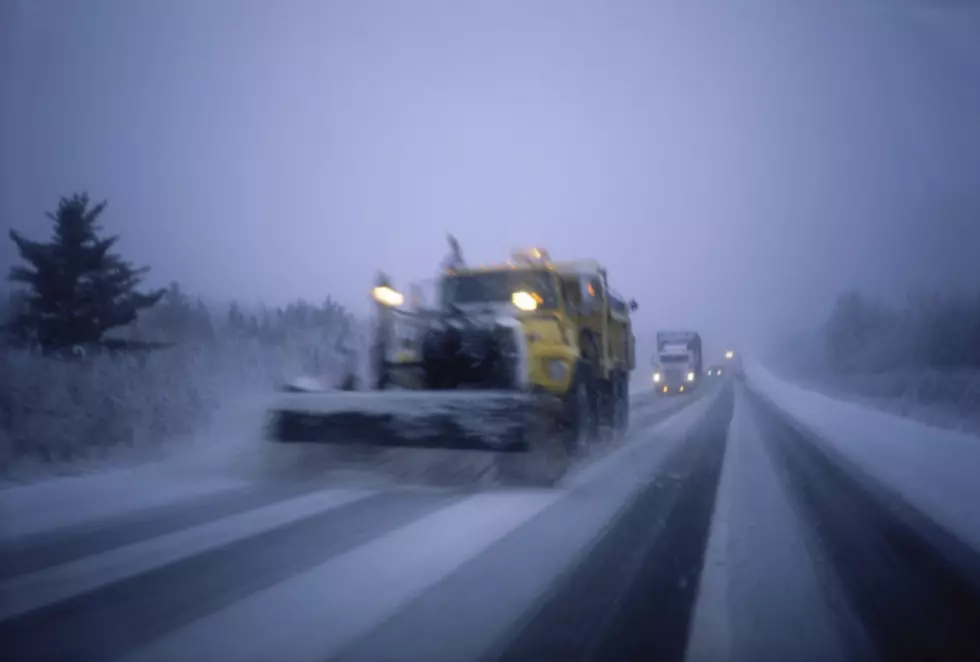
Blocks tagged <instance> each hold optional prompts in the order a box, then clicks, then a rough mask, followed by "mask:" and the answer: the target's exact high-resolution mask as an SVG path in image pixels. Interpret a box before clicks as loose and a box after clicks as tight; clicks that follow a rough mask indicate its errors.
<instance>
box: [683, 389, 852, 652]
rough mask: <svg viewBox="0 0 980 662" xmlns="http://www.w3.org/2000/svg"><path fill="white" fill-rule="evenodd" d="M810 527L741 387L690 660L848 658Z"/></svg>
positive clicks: (702, 582) (706, 560)
mask: <svg viewBox="0 0 980 662" xmlns="http://www.w3.org/2000/svg"><path fill="white" fill-rule="evenodd" d="M839 643H840V642H838V641H837V637H836V635H835V632H834V628H833V619H832V616H831V615H830V613H829V612H828V610H827V607H826V606H825V603H824V601H823V597H822V594H821V589H820V584H819V580H818V578H817V576H816V573H815V572H814V567H813V564H812V561H811V559H810V556H809V553H808V551H807V549H806V546H805V543H804V537H803V531H802V529H801V528H800V523H799V521H798V519H797V516H796V514H795V512H794V510H793V508H792V506H791V505H790V502H789V498H788V495H787V494H786V492H785V490H784V488H783V486H782V484H781V482H780V480H779V478H778V476H777V474H776V469H775V467H774V465H773V463H772V461H771V459H770V458H769V454H768V451H767V450H766V447H765V446H764V445H763V442H762V439H761V438H760V436H759V430H758V429H757V427H756V425H755V423H754V421H753V420H752V415H751V412H750V410H749V409H748V408H747V401H746V400H745V396H744V394H743V393H742V392H741V391H740V390H737V391H736V397H735V414H734V416H733V417H732V421H731V425H730V426H729V430H728V443H727V446H726V448H725V463H724V466H723V468H722V475H721V483H720V484H719V487H718V496H717V498H716V501H715V512H714V515H713V518H712V522H711V532H710V534H709V538H708V547H707V549H706V552H705V563H704V569H703V570H702V573H701V580H700V583H699V586H698V598H697V602H696V606H695V611H694V617H693V621H692V626H691V633H690V644H689V647H688V652H687V656H686V660H687V662H725V661H726V660H762V659H782V660H798V661H799V662H804V661H805V660H814V662H816V661H818V660H819V661H820V662H831V661H832V660H839V659H842V658H843V649H842V648H841V646H840V645H839Z"/></svg>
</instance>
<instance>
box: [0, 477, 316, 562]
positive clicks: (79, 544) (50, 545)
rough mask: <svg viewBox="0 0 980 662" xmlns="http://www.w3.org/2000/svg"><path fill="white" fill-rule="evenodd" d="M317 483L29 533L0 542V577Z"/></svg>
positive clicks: (258, 504) (264, 502) (260, 488)
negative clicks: (14, 539)
mask: <svg viewBox="0 0 980 662" xmlns="http://www.w3.org/2000/svg"><path fill="white" fill-rule="evenodd" d="M318 487H322V486H318V485H316V484H312V483H303V484H300V485H255V486H250V487H244V488H239V489H236V490H233V491H231V492H222V493H218V494H215V495H210V496H205V497H199V498H194V499H190V500H186V501H180V502H177V503H173V504H165V505H160V506H155V507H153V508H148V509H146V510H143V511H141V512H137V513H125V514H122V515H117V516H114V517H110V518H107V519H102V520H96V521H94V522H86V523H83V524H77V525H74V526H71V527H70V528H67V529H61V530H56V531H54V532H51V533H40V534H34V535H31V536H29V537H26V538H23V539H20V540H16V541H13V542H10V543H7V544H4V545H3V546H0V581H4V580H7V579H10V578H12V577H16V576H18V575H25V574H28V573H33V572H38V571H40V570H43V569H44V568H48V567H52V566H55V565H58V564H61V563H68V562H70V561H73V560H75V559H79V558H83V557H85V556H91V555H93V554H98V553H100V552H106V551H109V550H112V549H115V548H117V547H122V546H124V545H129V544H133V543H137V542H140V541H142V540H147V539H150V538H155V537H157V536H162V535H166V534H168V533H173V532H175V531H179V530H181V529H185V528H190V527H193V526H199V525H201V524H205V523H207V522H210V521H214V520H218V519H221V518H223V517H228V516H231V515H234V514H236V513H242V512H246V511H248V510H254V509H257V508H262V507H264V506H268V505H271V504H273V503H276V502H279V501H285V500H286V499H291V498H295V497H298V496H301V495H303V494H306V493H310V492H312V491H314V490H316V489H318ZM134 489H139V487H138V485H134ZM121 498H124V496H121Z"/></svg>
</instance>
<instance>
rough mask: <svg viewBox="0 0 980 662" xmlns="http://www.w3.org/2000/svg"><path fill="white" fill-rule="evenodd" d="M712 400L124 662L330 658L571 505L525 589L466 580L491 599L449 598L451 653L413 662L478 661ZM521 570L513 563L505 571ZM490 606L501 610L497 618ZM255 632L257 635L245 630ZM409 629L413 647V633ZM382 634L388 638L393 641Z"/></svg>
mask: <svg viewBox="0 0 980 662" xmlns="http://www.w3.org/2000/svg"><path fill="white" fill-rule="evenodd" d="M712 401H713V398H703V399H702V400H700V401H698V402H696V403H693V404H692V405H691V406H690V407H688V408H685V409H683V410H681V411H680V412H678V413H677V414H675V415H674V416H672V417H670V418H669V419H667V420H665V421H664V422H662V423H661V424H659V425H657V426H653V427H652V428H651V429H649V430H646V431H645V432H646V435H644V436H643V437H642V438H641V437H637V438H635V443H632V444H626V445H623V446H621V447H619V449H618V450H617V451H615V452H613V453H610V454H609V455H606V456H605V457H603V458H602V459H601V460H600V461H597V462H595V463H593V464H589V465H587V466H586V467H584V468H582V470H581V471H576V472H574V473H573V474H572V475H571V476H570V478H569V480H567V481H565V482H564V483H563V484H562V485H561V486H560V487H559V488H557V489H552V490H531V489H528V490H508V491H492V492H487V493H480V494H476V495H469V496H463V498H461V499H460V500H458V501H456V502H455V503H453V504H452V505H450V506H447V507H445V508H442V509H440V510H438V511H436V512H434V513H432V514H429V515H427V516H425V517H423V518H421V519H418V520H414V521H412V522H411V523H409V524H407V525H405V526H402V527H400V528H397V529H394V530H392V531H390V532H389V533H387V534H385V535H383V536H381V537H380V538H376V539H373V540H372V541H370V542H367V543H365V544H362V545H359V546H357V547H355V548H353V549H351V550H349V551H347V552H345V553H343V554H341V555H339V556H336V557H333V558H331V559H329V560H328V561H326V562H324V563H322V564H321V565H318V566H316V567H313V568H311V569H309V570H307V571H305V572H303V573H301V574H299V575H296V576H294V577H292V578H291V579H288V580H286V581H284V582H281V583H279V584H276V585H274V586H272V587H270V588H268V589H266V590H264V591H259V592H257V593H254V594H252V595H250V596H249V597H248V598H246V599H244V600H241V601H239V602H236V603H234V604H232V605H230V606H228V607H226V608H224V609H221V610H219V611H216V612H214V613H213V614H211V615H210V616H208V617H206V618H203V619H201V620H198V621H194V622H193V623H190V624H188V625H187V626H185V627H183V628H180V629H178V630H176V631H174V632H172V633H170V634H168V635H165V636H163V637H161V638H160V639H158V640H156V641H154V642H152V643H150V644H149V645H147V646H145V647H143V648H142V649H139V650H137V651H135V652H134V653H133V654H131V655H129V656H127V657H126V659H127V660H129V661H133V662H135V661H151V660H170V659H173V658H174V656H178V657H179V656H180V655H181V654H186V653H187V652H188V651H193V652H194V653H195V654H198V655H199V656H202V657H204V658H207V659H209V660H236V661H239V660H242V661H244V660H256V661H258V660H267V659H270V657H271V658H275V657H286V658H288V659H291V660H311V661H312V660H322V659H327V658H330V657H332V656H334V655H336V654H337V653H339V652H340V651H341V650H342V649H344V648H345V647H347V646H349V645H351V644H352V643H353V642H355V641H357V640H359V639H361V638H362V637H364V636H365V635H367V634H369V633H371V632H372V631H373V630H374V629H375V628H378V627H379V625H381V624H383V623H386V622H388V620H389V619H391V618H392V617H395V616H396V615H397V614H398V613H399V612H402V610H403V609H404V607H405V606H406V605H408V604H409V603H411V602H413V601H414V600H416V599H417V598H419V597H420V596H422V595H423V594H424V593H425V592H426V591H427V590H428V589H431V588H432V587H434V586H435V585H436V584H437V583H439V582H441V581H442V580H443V579H445V578H446V577H447V576H449V575H451V574H452V573H455V572H456V571H457V570H459V569H460V568H461V567H462V566H463V565H464V564H466V563H467V562H468V561H470V560H473V559H475V558H476V557H478V556H480V555H481V554H483V553H484V552H485V551H487V550H488V548H489V547H490V546H491V545H493V544H494V543H496V542H497V541H499V540H500V539H501V538H503V537H504V536H505V535H507V534H508V533H510V532H512V531H515V530H516V529H518V528H519V527H521V526H522V525H523V524H525V523H527V522H529V521H531V520H532V519H535V518H537V517H538V516H539V515H542V514H543V512H544V511H545V510H547V509H549V508H550V507H551V506H553V505H556V504H557V503H558V502H560V501H564V500H565V499H570V498H573V499H575V500H576V501H578V502H579V503H578V504H577V505H578V506H579V507H578V508H576V509H574V514H573V515H572V519H563V520H562V521H561V522H559V524H561V525H562V526H561V527H560V530H561V531H562V532H563V533H562V536H563V537H558V538H557V540H558V541H559V542H562V543H563V544H562V545H561V546H560V548H558V549H555V550H553V551H554V553H553V554H551V555H545V556H544V557H543V558H542V559H541V560H542V562H543V563H542V565H543V566H544V568H541V571H540V572H538V573H536V574H535V576H534V577H531V578H529V579H528V582H525V583H521V584H519V585H513V586H511V585H509V584H510V583H509V582H505V583H504V584H503V585H502V584H500V583H499V582H485V581H481V582H478V585H479V586H482V587H492V588H493V589H494V590H495V592H498V593H495V595H494V596H493V597H494V599H493V600H487V601H474V602H465V603H460V601H459V600H458V596H456V597H457V600H456V601H455V602H454V604H456V605H457V607H458V608H461V609H463V610H464V611H465V613H442V614H441V615H440V617H441V618H442V619H443V620H444V621H446V622H447V623H449V624H451V626H452V627H449V630H450V635H449V637H448V638H449V639H451V640H452V641H453V645H454V646H455V648H454V649H453V651H452V652H447V651H445V650H442V649H443V644H444V641H443V640H442V639H439V640H432V642H431V647H432V650H431V651H428V650H427V651H426V653H427V654H426V655H419V657H418V658H415V659H434V660H446V659H474V657H475V656H476V653H477V652H478V651H476V650H473V648H472V646H473V643H474V641H480V642H481V644H482V645H487V644H488V643H489V642H488V641H485V640H483V639H482V637H483V636H485V635H486V633H488V632H489V633H492V634H494V635H498V634H500V633H501V632H503V631H504V630H505V629H506V627H507V626H509V625H510V624H511V623H512V621H513V618H514V616H515V614H518V615H519V614H521V613H523V610H524V609H525V608H527V607H528V603H530V602H532V601H533V600H534V599H535V598H536V597H537V596H538V595H540V594H541V592H543V590H544V588H545V587H546V586H547V584H548V583H549V582H550V581H553V580H554V579H555V578H556V577H557V576H558V574H559V573H560V572H561V571H562V569H564V568H565V567H566V566H567V564H568V563H571V562H572V560H573V559H574V558H575V556H576V554H577V553H579V552H581V551H582V550H583V549H584V548H585V547H586V546H587V545H588V544H589V543H590V542H591V541H592V540H594V539H595V538H596V537H598V536H599V535H601V532H602V531H603V529H604V527H605V526H606V525H607V524H608V521H609V518H610V517H611V516H612V515H613V514H614V513H615V512H617V511H618V510H619V509H620V508H621V507H622V505H623V503H625V502H626V501H627V500H628V499H629V498H630V497H631V496H632V495H633V494H634V493H635V492H636V490H638V489H639V488H640V487H642V486H643V485H644V484H646V482H647V481H648V480H649V477H650V476H651V475H652V473H653V471H654V469H655V467H656V466H657V465H659V464H660V463H661V462H662V461H663V460H664V458H665V457H666V456H667V455H668V454H669V452H670V451H671V450H672V449H675V448H676V447H677V445H678V444H679V443H681V442H682V441H683V439H684V434H683V432H684V431H686V430H687V429H689V427H690V425H692V424H693V423H694V422H695V421H697V420H698V419H699V418H701V417H702V416H703V415H704V411H705V410H706V409H707V408H708V407H709V406H710V405H711V402H712ZM569 514H571V513H569ZM535 553H540V549H522V550H520V552H518V551H516V550H512V551H511V552H509V553H507V554H506V555H505V556H507V557H508V558H513V557H512V556H510V554H519V555H520V554H526V555H527V556H533V555H534V554H535ZM392 559H397V563H392ZM524 564H525V560H524V559H522V561H521V562H520V563H516V564H515V566H516V567H518V568H520V567H523V566H524ZM495 576H499V573H498V574H496V575H495ZM500 593H502V594H504V595H501V594H500ZM501 601H503V604H505V605H507V606H508V607H509V608H508V609H506V610H502V609H500V608H499V607H500V602H501ZM325 614H327V615H329V621H330V623H329V625H330V627H327V628H324V627H319V626H318V624H320V625H322V623H323V618H324V615H325ZM427 615H428V617H430V618H431V616H432V614H431V613H428V614H427ZM428 622H430V623H431V620H430V621H428ZM256 623H262V624H263V627H261V628H256V627H255V626H254V624H256ZM476 625H479V626H480V627H478V628H477V630H478V631H477V632H473V631H472V630H469V632H472V633H473V634H474V635H475V636H472V637H463V636H458V632H457V630H458V629H459V628H461V627H469V628H473V627H474V626H476ZM411 631H412V632H414V633H415V635H416V638H417V630H415V629H411ZM481 633H483V634H481ZM402 634H404V631H403V632H402ZM389 635H390V636H393V637H397V636H398V633H397V632H395V633H389ZM385 641H387V642H388V643H390V641H391V640H390V639H386V640H385ZM412 645H413V652H415V653H418V651H417V650H416V649H415V647H417V646H419V645H426V642H422V643H421V644H419V643H418V642H417V641H415V639H413V643H412ZM464 649H465V650H464ZM396 650H398V649H396ZM385 653H386V654H385V655H384V656H382V655H378V656H377V657H375V658H368V659H381V658H382V657H383V658H384V659H392V657H391V656H392V653H393V651H392V650H386V651H385ZM398 659H402V658H398Z"/></svg>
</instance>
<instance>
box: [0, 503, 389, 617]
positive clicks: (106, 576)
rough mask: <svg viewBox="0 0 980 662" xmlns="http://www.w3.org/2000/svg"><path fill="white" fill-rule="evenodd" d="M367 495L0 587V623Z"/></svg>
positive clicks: (232, 522) (291, 506)
mask: <svg viewBox="0 0 980 662" xmlns="http://www.w3.org/2000/svg"><path fill="white" fill-rule="evenodd" d="M372 494H375V492H370V491H366V490H342V491H338V490H333V491H324V492H316V493H314V494H308V495H304V496H301V497H296V498H294V499H288V500H285V501H281V502H279V503H275V504H273V505H270V506H265V507H262V508H257V509H255V510H251V511H248V512H245V513H241V514H239V515H232V516H230V517H226V518H223V519H220V520H217V521H215V522H208V523H206V524H201V525H199V526H194V527H191V528H189V529H184V530H183V531H177V532H175V533H169V534H166V535H163V536H158V537H155V538H151V539H149V540H145V541H141V542H138V543H133V544H130V545H126V546H124V547H120V548H118V549H114V550H112V551H110V552H102V553H99V554H94V555H92V556H88V557H85V558H83V559H79V560H77V561H72V562H69V563H65V564H62V565H58V566H55V567H53V568H47V569H45V570H41V571H38V572H35V573H32V574H29V575H23V576H21V577H16V578H14V579H11V580H9V581H6V582H3V583H2V584H0V620H4V619H8V618H11V617H12V616H16V615H18V614H22V613H25V612H28V611H32V610H35V609H39V608H41V607H44V606H45V605H49V604H52V603H55V602H60V601H62V600H66V599H68V598H71V597H73V596H76V595H79V594H81V593H85V592H87V591H92V590H94V589H97V588H99V587H101V586H105V585H107V584H111V583H113V582H118V581H121V580H123V579H127V578H129V577H133V576H135V575H138V574H141V573H144V572H147V571H149V570H153V569H154V568H158V567H161V566H164V565H167V564H169V563H174V562H175V561H179V560H181V559H184V558H187V557H190V556H193V555H195V554H200V553H202V552H206V551H208V550H212V549H217V548H219V547H223V546H225V545H228V544H231V543H233V542H236V541H239V540H244V539H245V538H249V537H251V536H255V535H258V534H260V533H263V532H265V531H270V530H272V529H275V528H278V527H280V526H283V525H286V524H289V523H290V522H295V521H298V520H301V519H304V518H307V517H311V516H313V515H316V514H318V513H322V512H326V511H328V510H331V509H334V508H339V507H340V506H343V505H346V504H349V503H352V502H354V501H358V500H360V499H364V498H366V497H368V496H371V495H372Z"/></svg>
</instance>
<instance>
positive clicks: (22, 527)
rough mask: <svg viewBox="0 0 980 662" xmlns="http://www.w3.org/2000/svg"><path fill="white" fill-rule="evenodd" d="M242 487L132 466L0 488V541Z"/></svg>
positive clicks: (241, 484)
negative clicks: (1, 523) (133, 467)
mask: <svg viewBox="0 0 980 662" xmlns="http://www.w3.org/2000/svg"><path fill="white" fill-rule="evenodd" d="M247 485H248V483H246V482H245V481H242V480H228V479H223V478H210V477H209V478H207V479H202V478H199V477H196V476H195V477H194V479H193V480H189V479H188V478H187V477H186V476H185V475H175V474H174V473H173V472H172V471H166V470H163V469H160V468H159V467H152V468H148V467H138V468H136V469H127V470H117V471H107V472H105V473H98V474H92V475H87V476H74V477H70V478H53V479H51V480H46V481H43V482H40V483H35V484H32V485H23V486H17V487H9V488H5V489H2V490H0V522H3V526H0V543H7V542H12V541H15V540H18V539H21V538H24V537H26V536H32V535H38V534H44V533H50V532H53V531H58V530H59V529H63V528H66V527H70V526H74V525H78V524H85V523H91V522H93V521H97V520H100V519H108V518H111V517H118V516H123V515H127V514H131V513H135V512H137V511H140V510H144V509H147V508H154V507H157V506H164V505H171V504H180V503H187V502H189V501H191V500H193V499H196V498H200V497H205V496H211V495H215V494H220V493H224V492H231V491H234V490H237V489H240V488H242V487H246V486H247Z"/></svg>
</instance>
